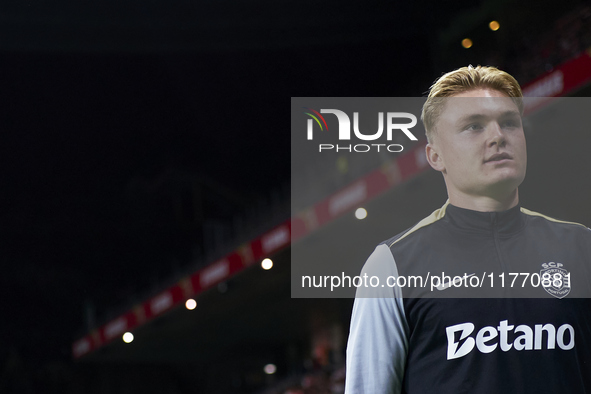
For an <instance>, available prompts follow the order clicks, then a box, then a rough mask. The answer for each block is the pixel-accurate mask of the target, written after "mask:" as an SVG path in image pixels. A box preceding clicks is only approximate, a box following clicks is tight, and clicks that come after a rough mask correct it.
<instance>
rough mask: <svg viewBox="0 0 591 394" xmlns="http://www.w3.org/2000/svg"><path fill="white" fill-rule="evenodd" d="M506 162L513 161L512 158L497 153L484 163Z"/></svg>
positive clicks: (505, 154) (506, 154)
mask: <svg viewBox="0 0 591 394" xmlns="http://www.w3.org/2000/svg"><path fill="white" fill-rule="evenodd" d="M506 160H513V158H512V157H511V155H509V154H508V153H497V154H495V155H492V156H491V157H489V158H488V159H486V160H485V161H484V162H485V163H490V162H502V161H506Z"/></svg>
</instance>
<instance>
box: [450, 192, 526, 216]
mask: <svg viewBox="0 0 591 394" xmlns="http://www.w3.org/2000/svg"><path fill="white" fill-rule="evenodd" d="M448 195H449V203H450V204H452V205H455V206H456V207H460V208H465V209H470V210H473V211H479V212H500V211H506V210H508V209H511V208H513V207H514V206H516V205H517V204H518V203H519V192H518V190H517V189H515V190H514V191H513V192H511V193H510V194H508V195H504V196H500V197H493V196H470V195H466V194H463V193H458V192H457V191H448Z"/></svg>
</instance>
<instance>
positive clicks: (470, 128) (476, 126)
mask: <svg viewBox="0 0 591 394" xmlns="http://www.w3.org/2000/svg"><path fill="white" fill-rule="evenodd" d="M482 128H483V127H482V125H481V124H480V123H471V124H469V125H468V126H466V127H465V128H464V129H465V130H468V131H480V130H482Z"/></svg>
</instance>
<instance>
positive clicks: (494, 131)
mask: <svg viewBox="0 0 591 394" xmlns="http://www.w3.org/2000/svg"><path fill="white" fill-rule="evenodd" d="M506 143H507V140H506V139H505V133H503V129H502V128H501V126H500V125H499V124H498V123H497V122H493V123H491V125H490V127H489V138H488V145H489V146H493V145H495V144H496V145H497V146H500V147H502V146H505V144H506Z"/></svg>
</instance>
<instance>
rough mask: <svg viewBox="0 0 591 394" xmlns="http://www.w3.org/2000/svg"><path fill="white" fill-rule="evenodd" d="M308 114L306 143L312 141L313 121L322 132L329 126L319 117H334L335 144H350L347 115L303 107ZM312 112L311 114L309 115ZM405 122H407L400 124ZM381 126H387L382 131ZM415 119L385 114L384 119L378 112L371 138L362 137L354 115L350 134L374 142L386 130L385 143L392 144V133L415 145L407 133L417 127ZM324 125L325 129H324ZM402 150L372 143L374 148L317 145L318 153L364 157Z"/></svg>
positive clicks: (398, 146)
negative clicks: (337, 125) (353, 153)
mask: <svg viewBox="0 0 591 394" xmlns="http://www.w3.org/2000/svg"><path fill="white" fill-rule="evenodd" d="M303 108H304V109H306V110H308V111H310V112H304V113H305V114H306V115H308V116H310V117H311V119H308V122H307V138H308V140H313V139H314V121H316V124H317V125H318V127H319V128H320V130H321V131H324V129H325V128H326V131H328V124H327V123H326V119H325V118H324V117H323V116H322V114H332V115H335V116H336V118H337V121H338V123H339V131H338V135H337V137H338V140H339V141H351V138H352V137H351V119H350V118H349V115H347V114H346V113H345V112H343V111H341V110H338V109H321V110H320V112H318V111H316V110H314V109H312V108H308V107H303ZM311 112H313V113H311ZM401 119H406V122H403V121H401ZM384 123H385V124H386V125H385V127H384ZM416 124H417V117H416V116H415V115H413V114H411V113H408V112H387V113H386V114H385V115H384V113H383V112H378V130H377V131H376V132H375V133H373V134H364V133H362V132H361V131H360V130H359V112H353V134H354V135H355V137H356V138H357V139H359V140H362V141H376V140H378V139H380V138H382V135H383V134H384V129H385V130H386V140H387V141H392V138H393V135H394V131H402V132H403V133H404V135H405V136H406V137H407V138H408V139H409V140H411V141H417V137H415V136H414V134H413V133H412V132H411V131H410V129H411V128H413V127H414V126H416ZM323 125H324V127H323ZM403 150H404V147H403V146H402V145H401V144H385V143H381V144H380V143H373V144H348V145H347V144H341V145H339V144H318V151H319V152H323V151H336V152H339V151H348V152H358V153H365V152H370V151H376V152H380V151H388V152H392V153H397V152H402V151H403Z"/></svg>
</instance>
